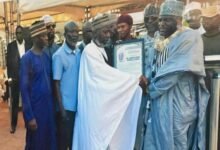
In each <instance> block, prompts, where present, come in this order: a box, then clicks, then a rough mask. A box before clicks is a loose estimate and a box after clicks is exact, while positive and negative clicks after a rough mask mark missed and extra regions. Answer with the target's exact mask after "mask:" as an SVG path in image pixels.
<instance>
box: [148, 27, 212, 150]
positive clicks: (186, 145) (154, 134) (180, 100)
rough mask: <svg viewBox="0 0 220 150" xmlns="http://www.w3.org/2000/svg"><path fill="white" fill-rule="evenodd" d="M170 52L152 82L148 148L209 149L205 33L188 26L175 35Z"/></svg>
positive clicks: (169, 48) (171, 149)
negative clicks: (205, 79) (201, 34)
mask: <svg viewBox="0 0 220 150" xmlns="http://www.w3.org/2000/svg"><path fill="white" fill-rule="evenodd" d="M166 56H167V58H166V60H165V61H164V63H163V64H161V66H160V67H159V68H158V69H157V72H156V76H155V77H154V78H153V79H152V81H151V83H150V85H149V95H150V97H151V112H150V119H149V121H148V125H147V131H146V135H145V143H144V149H146V150H147V149H150V150H188V149H191V150H198V149H200V150H205V148H206V146H205V127H206V126H205V124H206V122H205V121H206V119H205V113H206V107H207V103H208V99H209V93H208V91H207V89H206V87H205V84H204V77H205V71H204V63H203V44H202V39H201V36H200V35H199V34H198V33H197V32H195V31H192V30H190V29H185V30H184V31H182V32H181V33H179V34H178V35H176V37H175V38H173V39H171V41H170V43H169V44H168V45H167V52H166Z"/></svg>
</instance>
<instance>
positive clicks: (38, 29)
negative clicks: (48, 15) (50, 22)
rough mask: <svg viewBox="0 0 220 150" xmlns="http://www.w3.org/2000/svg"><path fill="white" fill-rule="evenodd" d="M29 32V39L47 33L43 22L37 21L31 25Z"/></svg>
mask: <svg viewBox="0 0 220 150" xmlns="http://www.w3.org/2000/svg"><path fill="white" fill-rule="evenodd" d="M30 32H31V37H35V36H37V35H40V34H42V33H45V32H47V29H46V27H45V24H44V22H43V21H37V22H35V23H33V24H32V25H31V27H30Z"/></svg>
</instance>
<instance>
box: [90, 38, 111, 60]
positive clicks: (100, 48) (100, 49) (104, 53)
mask: <svg viewBox="0 0 220 150" xmlns="http://www.w3.org/2000/svg"><path fill="white" fill-rule="evenodd" d="M91 43H93V44H94V45H95V46H96V47H97V49H98V51H99V52H100V53H101V54H102V56H103V57H104V58H105V59H106V60H108V56H107V54H106V52H105V49H104V48H102V47H99V46H98V45H97V44H96V43H95V42H94V41H93V40H92V41H91Z"/></svg>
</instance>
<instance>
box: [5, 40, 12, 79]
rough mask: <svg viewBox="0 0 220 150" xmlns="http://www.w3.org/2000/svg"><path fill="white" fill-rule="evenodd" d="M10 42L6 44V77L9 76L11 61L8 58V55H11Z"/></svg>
mask: <svg viewBox="0 0 220 150" xmlns="http://www.w3.org/2000/svg"><path fill="white" fill-rule="evenodd" d="M10 47H11V46H10V43H9V44H8V46H7V55H6V66H7V74H8V78H10V77H11V65H12V63H11V59H10V55H11V53H10Z"/></svg>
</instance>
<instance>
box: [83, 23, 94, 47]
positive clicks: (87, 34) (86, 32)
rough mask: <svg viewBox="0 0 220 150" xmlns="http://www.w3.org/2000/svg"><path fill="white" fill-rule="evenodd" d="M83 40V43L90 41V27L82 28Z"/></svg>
mask: <svg viewBox="0 0 220 150" xmlns="http://www.w3.org/2000/svg"><path fill="white" fill-rule="evenodd" d="M83 40H84V42H85V44H88V43H90V42H91V40H92V28H89V27H87V28H84V30H83Z"/></svg>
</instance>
